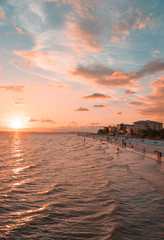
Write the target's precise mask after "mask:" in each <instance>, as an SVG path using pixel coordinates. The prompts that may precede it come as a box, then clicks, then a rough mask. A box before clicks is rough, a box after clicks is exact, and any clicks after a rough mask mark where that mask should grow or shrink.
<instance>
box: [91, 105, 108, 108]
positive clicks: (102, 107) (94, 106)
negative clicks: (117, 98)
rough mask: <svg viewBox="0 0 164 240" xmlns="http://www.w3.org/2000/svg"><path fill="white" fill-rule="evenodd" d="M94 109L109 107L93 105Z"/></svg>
mask: <svg viewBox="0 0 164 240" xmlns="http://www.w3.org/2000/svg"><path fill="white" fill-rule="evenodd" d="M93 107H95V108H104V107H107V106H106V105H104V104H97V105H93Z"/></svg>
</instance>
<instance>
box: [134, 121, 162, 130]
mask: <svg viewBox="0 0 164 240" xmlns="http://www.w3.org/2000/svg"><path fill="white" fill-rule="evenodd" d="M162 128H163V123H160V122H155V121H150V120H146V121H137V122H134V129H133V130H134V133H138V132H139V130H143V129H144V130H146V131H148V130H149V129H152V130H157V131H160V130H162Z"/></svg>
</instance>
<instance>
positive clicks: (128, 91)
mask: <svg viewBox="0 0 164 240" xmlns="http://www.w3.org/2000/svg"><path fill="white" fill-rule="evenodd" d="M125 93H126V94H128V95H131V94H135V93H136V92H134V91H132V90H129V89H127V90H126V91H125Z"/></svg>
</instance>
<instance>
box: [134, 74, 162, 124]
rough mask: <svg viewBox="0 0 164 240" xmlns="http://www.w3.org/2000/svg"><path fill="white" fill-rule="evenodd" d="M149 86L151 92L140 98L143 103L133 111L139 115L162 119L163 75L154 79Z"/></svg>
mask: <svg viewBox="0 0 164 240" xmlns="http://www.w3.org/2000/svg"><path fill="white" fill-rule="evenodd" d="M150 87H151V88H152V93H151V94H148V95H147V96H145V97H143V98H140V99H142V100H144V102H145V104H143V106H142V105H141V108H139V109H136V110H135V111H138V112H139V114H141V115H151V116H154V117H156V118H157V117H158V118H160V120H162V121H164V76H161V77H159V78H158V79H157V80H154V81H153V82H152V83H151V84H150Z"/></svg>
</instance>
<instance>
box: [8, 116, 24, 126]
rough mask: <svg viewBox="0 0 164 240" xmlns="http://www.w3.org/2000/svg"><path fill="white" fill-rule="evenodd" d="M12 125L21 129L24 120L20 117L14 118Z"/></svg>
mask: <svg viewBox="0 0 164 240" xmlns="http://www.w3.org/2000/svg"><path fill="white" fill-rule="evenodd" d="M10 127H11V128H13V129H21V128H23V121H22V120H21V119H19V118H15V119H13V120H12V122H11V125H10Z"/></svg>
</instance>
